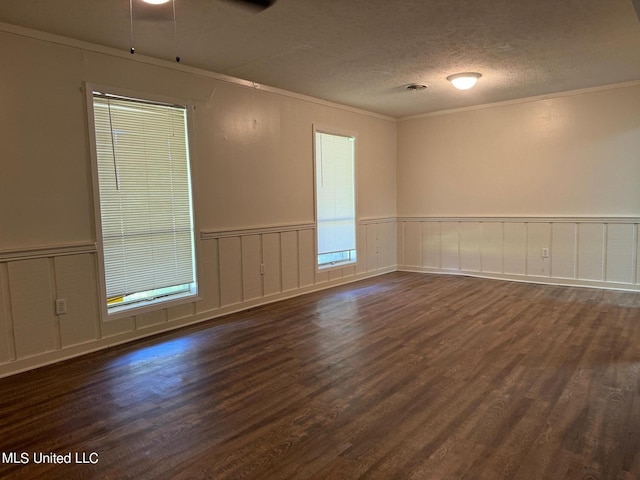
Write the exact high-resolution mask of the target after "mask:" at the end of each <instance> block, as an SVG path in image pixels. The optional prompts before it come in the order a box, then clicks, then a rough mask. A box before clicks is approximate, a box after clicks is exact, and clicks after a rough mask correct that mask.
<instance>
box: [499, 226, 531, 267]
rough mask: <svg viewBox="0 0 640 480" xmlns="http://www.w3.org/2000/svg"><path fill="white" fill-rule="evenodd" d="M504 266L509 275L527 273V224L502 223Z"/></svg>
mask: <svg viewBox="0 0 640 480" xmlns="http://www.w3.org/2000/svg"><path fill="white" fill-rule="evenodd" d="M502 229H503V239H504V240H503V247H502V252H503V253H502V255H503V257H502V266H503V267H502V268H503V269H504V271H503V273H505V274H507V275H525V274H526V270H527V225H526V224H525V223H522V222H519V223H508V222H507V223H502Z"/></svg>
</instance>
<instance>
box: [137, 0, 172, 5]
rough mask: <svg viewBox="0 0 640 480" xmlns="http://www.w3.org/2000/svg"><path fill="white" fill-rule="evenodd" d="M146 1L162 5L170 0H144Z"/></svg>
mask: <svg viewBox="0 0 640 480" xmlns="http://www.w3.org/2000/svg"><path fill="white" fill-rule="evenodd" d="M143 1H144V2H145V3H150V4H151V5H162V4H163V3H167V2H168V1H169V0H143Z"/></svg>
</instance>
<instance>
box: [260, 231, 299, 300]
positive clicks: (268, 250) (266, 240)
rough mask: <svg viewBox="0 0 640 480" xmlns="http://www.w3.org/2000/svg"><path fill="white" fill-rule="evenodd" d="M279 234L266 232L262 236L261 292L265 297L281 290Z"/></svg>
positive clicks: (280, 244) (280, 246)
mask: <svg viewBox="0 0 640 480" xmlns="http://www.w3.org/2000/svg"><path fill="white" fill-rule="evenodd" d="M280 235H281V234H280V233H266V234H264V235H263V236H262V263H263V264H264V266H265V270H264V280H263V281H264V287H263V293H264V296H265V297H268V296H270V295H275V294H276V293H280V292H282V260H281V252H282V243H281V241H280ZM296 250H297V249H296Z"/></svg>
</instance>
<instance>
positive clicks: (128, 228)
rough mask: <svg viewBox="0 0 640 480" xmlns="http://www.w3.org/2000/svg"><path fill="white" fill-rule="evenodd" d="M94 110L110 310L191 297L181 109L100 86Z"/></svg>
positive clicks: (185, 142) (193, 283) (191, 249)
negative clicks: (116, 94) (106, 89)
mask: <svg viewBox="0 0 640 480" xmlns="http://www.w3.org/2000/svg"><path fill="white" fill-rule="evenodd" d="M92 107H93V108H92V110H93V121H94V131H95V157H96V158H95V163H96V167H97V169H96V170H97V187H98V188H97V193H98V196H99V205H98V206H97V209H98V211H99V232H98V234H99V235H98V236H99V239H100V241H99V242H98V243H99V245H101V250H102V262H101V264H102V266H103V269H104V295H105V297H106V298H105V299H104V303H105V304H106V306H107V311H108V312H109V314H113V313H115V312H121V311H122V310H128V309H131V308H135V307H143V306H148V305H152V304H156V303H160V302H163V301H170V300H177V299H179V298H184V297H188V296H192V295H195V294H196V272H195V249H194V234H193V218H192V217H193V216H192V203H191V179H190V171H189V149H188V137H187V110H186V108H185V107H184V106H176V105H167V104H160V103H154V102H149V101H145V100H139V99H133V98H126V97H119V96H115V95H110V94H106V93H103V92H98V91H94V92H93V95H92ZM95 177H96V176H95V175H94V178H95Z"/></svg>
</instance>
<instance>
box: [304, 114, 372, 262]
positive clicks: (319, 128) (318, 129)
mask: <svg viewBox="0 0 640 480" xmlns="http://www.w3.org/2000/svg"><path fill="white" fill-rule="evenodd" d="M312 130H313V134H312V138H313V142H312V143H313V146H312V149H313V221H314V223H315V235H314V257H313V258H314V260H313V263H314V265H315V272H316V273H325V272H331V271H333V270H339V269H343V268H357V266H358V264H359V263H360V256H361V252H360V250H359V248H358V235H359V232H358V230H359V228H358V226H359V224H360V215H359V209H358V134H357V132H353V131H350V130H343V129H340V128H333V127H329V126H325V125H321V124H313V129H312ZM317 133H324V134H328V135H335V136H339V137H350V138H352V139H353V142H354V143H353V206H354V210H355V211H354V235H355V238H354V241H355V252H356V259H355V261H343V262H336V263H335V264H327V265H318V251H319V246H318V244H319V241H318V178H317V174H316V172H317V170H316V169H317V158H316V152H317V150H316V136H317V135H316V134H317Z"/></svg>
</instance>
